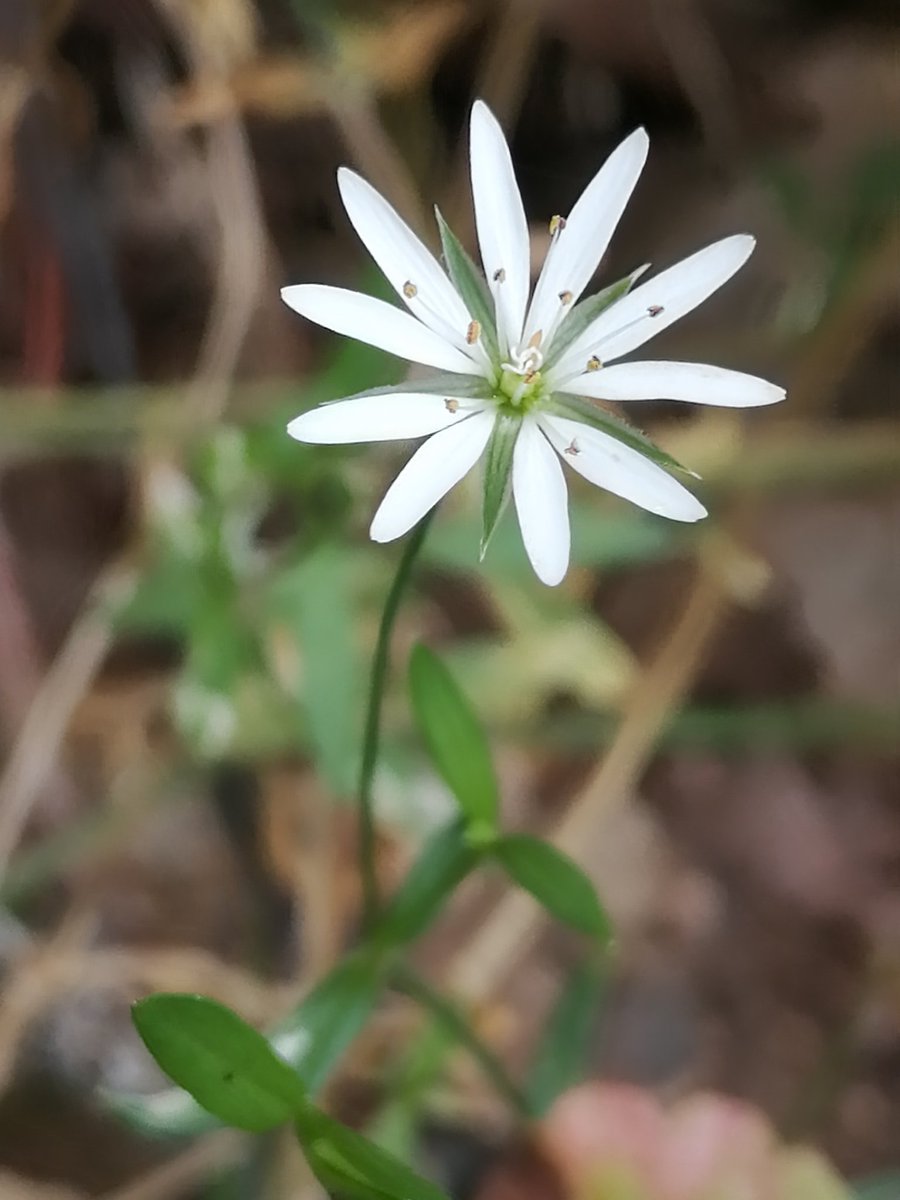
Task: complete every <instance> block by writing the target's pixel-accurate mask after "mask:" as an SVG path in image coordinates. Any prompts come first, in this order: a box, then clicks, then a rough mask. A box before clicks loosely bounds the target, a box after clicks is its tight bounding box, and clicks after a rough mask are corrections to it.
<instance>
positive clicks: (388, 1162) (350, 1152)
mask: <svg viewBox="0 0 900 1200" xmlns="http://www.w3.org/2000/svg"><path fill="white" fill-rule="evenodd" d="M294 1128H295V1130H296V1133H297V1140H298V1141H299V1142H300V1145H301V1146H302V1148H303V1153H304V1154H305V1156H306V1161H307V1162H308V1163H309V1165H310V1168H311V1170H312V1172H313V1174H314V1175H315V1176H316V1178H317V1179H318V1180H319V1182H320V1183H321V1184H322V1185H323V1187H325V1188H326V1189H327V1190H328V1192H329V1194H332V1193H333V1194H335V1195H338V1196H341V1197H345V1198H346V1200H447V1196H446V1194H445V1193H444V1192H442V1191H441V1189H440V1188H439V1187H436V1186H435V1185H434V1184H433V1183H429V1182H428V1180H427V1179H423V1178H422V1177H421V1175H417V1174H416V1173H415V1171H412V1170H411V1169H410V1168H409V1167H408V1166H406V1164H405V1163H402V1162H401V1161H400V1159H399V1158H395V1157H394V1156H393V1154H388V1152H387V1151H386V1150H382V1149H381V1147H380V1146H376V1145H375V1143H374V1142H370V1141H369V1139H368V1138H364V1137H363V1136H362V1134H359V1133H356V1132H355V1131H354V1130H352V1129H348V1128H347V1126H346V1125H341V1124H340V1123H339V1122H338V1121H335V1120H333V1119H332V1118H331V1117H329V1116H326V1115H325V1113H323V1112H321V1111H320V1110H319V1109H317V1108H313V1106H312V1105H309V1106H307V1108H306V1109H305V1110H304V1111H303V1112H301V1113H299V1114H298V1115H297V1117H296V1118H295V1122H294Z"/></svg>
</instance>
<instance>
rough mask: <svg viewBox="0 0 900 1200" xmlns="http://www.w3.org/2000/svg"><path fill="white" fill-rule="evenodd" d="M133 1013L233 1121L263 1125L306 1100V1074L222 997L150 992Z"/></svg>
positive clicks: (153, 1041) (160, 1049)
mask: <svg viewBox="0 0 900 1200" xmlns="http://www.w3.org/2000/svg"><path fill="white" fill-rule="evenodd" d="M132 1019H133V1020H134V1024H135V1026H136V1027H137V1031H138V1033H139V1034H140V1036H141V1039H142V1040H143V1042H144V1045H145V1046H146V1047H147V1049H148V1050H149V1051H150V1053H151V1054H152V1055H153V1057H154V1058H155V1059H156V1061H157V1062H158V1063H159V1065H160V1067H162V1069H163V1070H164V1071H165V1072H166V1074H167V1075H168V1076H170V1078H171V1079H173V1080H174V1081H175V1082H176V1083H177V1084H178V1085H179V1086H180V1087H182V1088H184V1089H185V1091H187V1092H190V1094H191V1095H192V1096H193V1097H194V1099H195V1100H196V1101H197V1103H198V1104H200V1105H201V1106H202V1107H203V1108H205V1109H206V1110H207V1111H208V1112H210V1113H212V1114H213V1116H215V1117H218V1118H219V1120H220V1121H224V1122H225V1123H226V1124H227V1125H234V1126H236V1127H237V1128H238V1129H246V1130H249V1131H250V1132H252V1133H261V1132H263V1131H264V1130H266V1129H273V1128H274V1127H275V1126H277V1125H281V1124H283V1123H284V1122H285V1121H289V1120H291V1119H292V1118H293V1117H294V1115H295V1114H296V1112H297V1110H298V1108H300V1107H301V1106H302V1105H304V1104H305V1103H306V1089H305V1088H304V1086H303V1084H302V1083H301V1081H300V1079H299V1077H298V1076H297V1075H296V1074H295V1073H294V1072H293V1071H292V1070H291V1068H290V1067H289V1066H288V1065H287V1063H285V1062H284V1061H283V1060H282V1059H280V1058H279V1057H278V1056H277V1055H276V1054H275V1053H274V1051H273V1050H272V1048H271V1047H270V1045H269V1043H268V1042H267V1041H266V1039H265V1038H264V1037H263V1036H262V1034H261V1033H257V1031H256V1030H255V1029H253V1028H251V1027H250V1026H249V1025H247V1024H246V1023H245V1022H244V1021H242V1020H241V1018H240V1017H239V1016H238V1015H237V1014H236V1013H233V1012H232V1011H231V1010H230V1009H229V1008H226V1007H225V1006H224V1005H222V1004H219V1003H218V1002H217V1001H215V1000H210V999H208V998H206V997H204V996H189V995H176V994H159V995H156V996H148V997H147V999H146V1000H140V1001H138V1003H137V1004H135V1005H134V1007H133V1009H132Z"/></svg>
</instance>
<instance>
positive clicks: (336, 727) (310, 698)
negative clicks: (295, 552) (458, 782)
mask: <svg viewBox="0 0 900 1200" xmlns="http://www.w3.org/2000/svg"><path fill="white" fill-rule="evenodd" d="M352 582H353V581H352V577H351V562H350V559H349V557H348V555H347V553H345V551H344V550H342V549H341V548H339V547H338V546H335V545H333V544H327V543H326V544H323V545H320V546H319V547H317V548H316V549H315V550H314V551H313V552H312V553H311V554H309V555H307V556H306V557H305V558H304V559H303V560H302V561H301V562H299V563H297V564H296V566H293V567H290V566H288V567H285V568H284V569H283V570H282V571H280V572H279V574H278V577H277V579H276V580H275V583H274V586H273V590H272V596H271V602H270V607H271V610H272V613H273V616H275V618H276V619H277V620H278V621H279V622H280V623H281V624H282V625H284V626H286V627H287V628H288V629H289V630H291V631H292V632H293V633H295V635H296V638H297V642H298V646H299V650H300V655H299V662H298V672H299V673H298V679H297V684H296V689H295V691H296V694H297V695H298V698H299V697H301V696H302V702H303V706H304V708H305V710H306V716H307V723H308V730H309V737H310V740H311V742H312V749H313V752H314V755H315V759H316V762H317V764H318V766H319V768H320V770H321V773H322V775H323V776H324V777H325V779H326V781H327V783H328V785H329V786H330V787H331V789H332V790H333V791H334V792H335V793H336V794H337V795H339V796H348V795H350V794H352V792H353V789H354V787H355V785H356V774H357V769H358V768H357V762H356V753H355V749H356V746H357V744H358V741H359V725H360V711H359V703H358V701H359V696H360V694H361V690H362V689H361V679H360V671H359V662H358V659H357V654H356V648H355V620H354V618H355V613H354V610H353V587H352Z"/></svg>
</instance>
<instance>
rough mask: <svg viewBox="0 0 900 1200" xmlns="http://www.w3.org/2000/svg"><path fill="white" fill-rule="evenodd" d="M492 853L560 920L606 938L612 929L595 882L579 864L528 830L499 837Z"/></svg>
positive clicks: (583, 931)
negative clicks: (598, 896)
mask: <svg viewBox="0 0 900 1200" xmlns="http://www.w3.org/2000/svg"><path fill="white" fill-rule="evenodd" d="M489 853H490V854H491V855H493V857H494V858H495V859H496V860H497V862H499V863H500V865H501V866H502V867H503V868H504V870H505V871H506V872H507V874H508V875H510V877H511V878H512V879H514V880H515V882H516V883H517V884H518V885H519V886H520V887H522V888H524V889H525V890H526V891H527V892H530V893H531V894H532V896H534V898H535V900H537V901H538V902H539V903H540V904H542V905H543V906H544V908H546V909H547V911H548V912H551V913H552V914H553V915H554V916H555V917H558V918H559V920H560V921H564V922H565V923H566V924H567V925H572V926H573V927H574V928H575V929H580V930H581V931H582V933H587V934H590V936H591V937H595V938H598V939H599V940H600V941H601V942H607V941H609V939H610V938H611V936H612V929H611V927H610V924H609V920H608V918H607V916H606V913H605V912H604V911H603V909H602V908H601V907H600V901H599V900H598V899H597V894H596V892H595V891H594V887H593V884H592V883H591V881H590V880H589V879H588V878H587V876H586V875H585V874H584V872H583V871H582V870H581V868H580V867H578V866H576V864H575V863H574V862H573V861H572V860H571V858H569V857H567V855H565V854H563V853H562V852H561V851H559V850H557V849H556V847H555V846H551V845H550V844H549V842H542V841H541V840H540V839H539V838H534V837H530V836H529V835H528V834H525V833H514V834H509V835H508V836H507V837H502V838H499V839H498V840H497V841H496V842H494V844H493V845H492V846H491V847H490V848H489Z"/></svg>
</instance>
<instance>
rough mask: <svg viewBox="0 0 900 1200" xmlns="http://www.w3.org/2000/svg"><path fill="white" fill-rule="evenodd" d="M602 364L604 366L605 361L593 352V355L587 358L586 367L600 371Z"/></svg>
mask: <svg viewBox="0 0 900 1200" xmlns="http://www.w3.org/2000/svg"><path fill="white" fill-rule="evenodd" d="M602 366H603V363H602V362H601V361H600V359H599V358H598V357H597V355H596V354H592V355H591V357H590V358H589V359H588V360H587V368H586V369H587V370H588V371H599V370H600V368H601V367H602Z"/></svg>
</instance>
